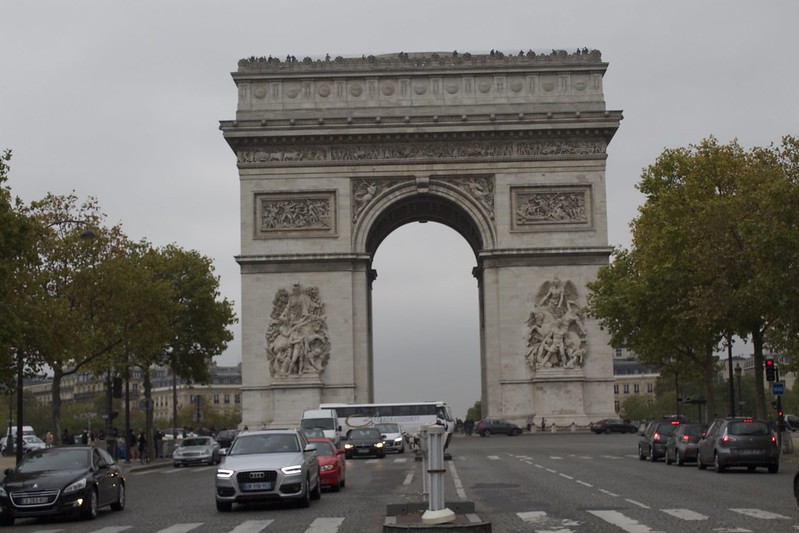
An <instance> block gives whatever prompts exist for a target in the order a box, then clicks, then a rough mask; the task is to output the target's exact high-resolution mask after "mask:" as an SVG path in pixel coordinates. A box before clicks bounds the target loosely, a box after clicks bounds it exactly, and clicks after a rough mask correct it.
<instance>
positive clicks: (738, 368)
mask: <svg viewBox="0 0 799 533" xmlns="http://www.w3.org/2000/svg"><path fill="white" fill-rule="evenodd" d="M742 372H743V369H742V368H741V365H739V364H738V363H735V377H736V378H738V411H739V413H738V414H740V415H741V416H743V415H744V396H743V392H742V390H741V373H742Z"/></svg>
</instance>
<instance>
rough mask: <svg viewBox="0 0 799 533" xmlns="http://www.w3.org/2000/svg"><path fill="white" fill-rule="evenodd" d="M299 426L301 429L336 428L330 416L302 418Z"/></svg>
mask: <svg viewBox="0 0 799 533" xmlns="http://www.w3.org/2000/svg"><path fill="white" fill-rule="evenodd" d="M300 427H301V428H303V429H306V428H309V429H310V428H317V429H336V427H335V424H334V420H333V419H332V418H303V419H302V421H300Z"/></svg>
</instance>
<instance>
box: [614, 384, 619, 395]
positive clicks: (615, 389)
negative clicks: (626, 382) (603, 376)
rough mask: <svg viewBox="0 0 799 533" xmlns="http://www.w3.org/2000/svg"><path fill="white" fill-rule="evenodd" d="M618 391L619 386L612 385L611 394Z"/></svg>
mask: <svg viewBox="0 0 799 533" xmlns="http://www.w3.org/2000/svg"><path fill="white" fill-rule="evenodd" d="M618 393H619V386H618V385H613V394H618Z"/></svg>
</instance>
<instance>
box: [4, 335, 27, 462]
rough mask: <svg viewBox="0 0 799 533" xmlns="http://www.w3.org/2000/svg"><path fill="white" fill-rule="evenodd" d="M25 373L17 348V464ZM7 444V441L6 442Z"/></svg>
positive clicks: (19, 452) (20, 460)
mask: <svg viewBox="0 0 799 533" xmlns="http://www.w3.org/2000/svg"><path fill="white" fill-rule="evenodd" d="M24 374H25V361H24V360H23V359H22V354H21V353H19V350H17V435H16V439H14V441H15V442H14V445H15V446H16V448H17V464H20V463H21V462H22V416H23V408H22V400H23V394H22V385H23V377H24ZM9 439H11V436H10V435H9V436H8V437H7V438H6V441H8V440H9ZM6 445H8V442H6Z"/></svg>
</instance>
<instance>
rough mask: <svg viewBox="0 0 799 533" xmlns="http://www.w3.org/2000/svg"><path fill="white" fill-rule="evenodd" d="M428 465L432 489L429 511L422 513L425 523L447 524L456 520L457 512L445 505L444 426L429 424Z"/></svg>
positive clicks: (429, 488)
mask: <svg viewBox="0 0 799 533" xmlns="http://www.w3.org/2000/svg"><path fill="white" fill-rule="evenodd" d="M425 429H426V430H427V457H426V459H427V461H426V463H425V465H426V467H427V473H426V476H425V477H426V478H428V480H429V482H428V484H427V487H428V490H429V491H430V500H429V504H428V509H427V511H425V512H424V514H423V515H422V523H424V524H428V525H429V524H445V523H447V522H452V521H454V520H455V513H454V512H452V511H451V510H450V509H447V508H446V507H445V503H444V474H445V473H446V472H447V469H446V468H444V434H445V432H446V430H445V428H444V427H443V426H438V425H435V426H427V428H425Z"/></svg>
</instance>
